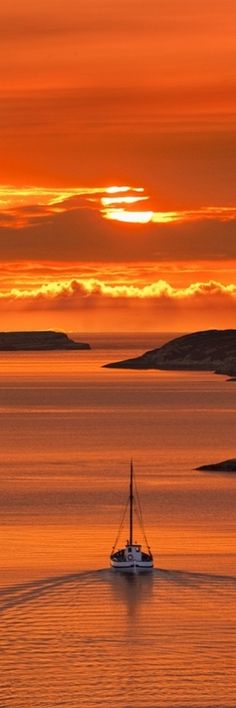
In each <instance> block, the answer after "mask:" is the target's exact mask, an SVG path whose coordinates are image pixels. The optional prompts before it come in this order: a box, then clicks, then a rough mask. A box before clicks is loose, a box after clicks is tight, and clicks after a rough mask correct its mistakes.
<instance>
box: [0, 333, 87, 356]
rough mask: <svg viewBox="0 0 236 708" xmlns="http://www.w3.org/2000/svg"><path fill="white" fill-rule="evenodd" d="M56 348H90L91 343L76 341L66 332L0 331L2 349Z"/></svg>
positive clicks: (40, 349) (0, 347)
mask: <svg viewBox="0 0 236 708" xmlns="http://www.w3.org/2000/svg"><path fill="white" fill-rule="evenodd" d="M54 349H90V345H89V344H85V343H84V342H74V341H73V339H70V338H69V337H68V335H67V334H65V333H64V332H53V331H50V330H49V331H41V330H40V331H35V332H33V331H32V332H29V331H27V332H0V351H50V350H54Z"/></svg>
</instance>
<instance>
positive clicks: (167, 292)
mask: <svg viewBox="0 0 236 708" xmlns="http://www.w3.org/2000/svg"><path fill="white" fill-rule="evenodd" d="M217 298H221V299H222V301H225V303H227V302H231V303H233V304H234V305H235V306H236V284H234V283H232V284H228V285H224V284H223V283H220V282H217V281H214V280H211V281H208V282H205V283H201V282H196V283H192V284H190V285H188V286H187V287H182V288H177V287H173V286H172V285H171V284H170V283H168V282H167V281H165V280H158V281H157V282H154V283H150V284H148V285H143V286H137V285H133V284H132V285H130V284H126V283H123V284H115V285H113V284H110V283H109V282H103V281H101V280H98V279H96V278H88V279H87V280H86V279H84V280H79V279H72V280H70V281H63V282H53V283H49V284H48V285H41V286H40V287H38V288H31V289H20V288H12V289H11V290H10V291H3V292H0V308H3V309H8V308H9V309H12V308H13V309H14V308H16V309H18V307H19V308H20V309H21V308H22V309H26V310H27V309H30V310H31V309H39V310H40V309H44V308H47V309H52V310H53V309H54V308H56V309H57V308H58V307H60V308H61V309H67V308H69V309H70V308H76V307H78V306H81V305H82V306H85V307H87V306H90V304H92V306H94V303H95V301H97V302H98V301H102V300H104V301H106V300H107V301H109V300H110V301H112V302H114V301H118V300H119V301H121V302H122V303H124V302H125V301H126V300H128V301H129V300H132V301H137V302H138V301H145V300H146V301H148V302H149V303H150V302H154V301H157V300H160V301H162V302H164V301H166V302H171V301H172V302H173V303H174V302H176V303H177V302H180V301H184V302H185V303H188V302H191V301H194V300H195V301H198V302H200V301H202V302H204V301H205V300H206V299H207V300H209V299H212V300H217Z"/></svg>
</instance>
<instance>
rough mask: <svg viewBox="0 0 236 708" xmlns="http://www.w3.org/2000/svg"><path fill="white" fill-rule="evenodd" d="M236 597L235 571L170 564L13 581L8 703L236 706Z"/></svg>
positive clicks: (5, 594) (3, 603)
mask: <svg viewBox="0 0 236 708" xmlns="http://www.w3.org/2000/svg"><path fill="white" fill-rule="evenodd" d="M235 599H236V579H235V578H230V577H223V576H213V575H204V574H199V573H181V572H180V571H178V572H177V571H174V572H171V571H165V570H163V571H155V572H154V573H153V574H151V575H140V576H124V575H119V574H115V573H113V572H112V571H109V570H101V571H94V572H91V573H90V572H86V573H79V574H71V575H67V576H60V577H56V578H47V579H43V580H40V581H36V582H31V583H26V584H21V585H15V586H13V587H9V588H4V589H3V590H2V591H1V593H0V609H1V612H2V622H1V635H0V636H1V663H2V670H1V683H2V689H1V694H2V698H1V700H2V703H1V706H4V707H5V706H8V705H9V706H12V708H28V707H30V708H32V706H33V707H34V708H39V707H40V708H46V707H47V708H51V707H54V706H66V707H67V708H72V707H74V706H77V707H78V706H82V707H83V708H84V707H86V708H93V706H108V705H109V706H117V707H119V708H121V707H122V708H125V707H127V708H131V707H132V708H139V706H140V708H141V706H142V708H143V707H145V708H154V706H155V708H156V706H158V707H160V708H167V707H168V708H185V707H187V708H190V707H191V708H200V707H201V708H210V707H211V708H218V707H219V708H231V707H232V706H233V705H234V703H233V700H234V696H235V695H236V671H235V669H236V660H235V640H236V610H235ZM199 689H200V692H201V693H199Z"/></svg>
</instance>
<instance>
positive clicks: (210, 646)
mask: <svg viewBox="0 0 236 708" xmlns="http://www.w3.org/2000/svg"><path fill="white" fill-rule="evenodd" d="M172 336H173V333H172V334H171V333H169V334H166V333H165V334H160V333H145V334H143V333H140V334H137V333H136V334H132V333H131V334H129V333H126V334H121V333H119V334H116V333H109V334H96V333H95V334H94V333H91V334H89V333H86V334H82V335H80V338H81V340H83V341H88V342H90V344H91V347H92V348H91V351H88V350H83V351H82V350H81V351H64V352H63V351H57V352H26V353H23V352H21V353H20V352H8V353H6V352H1V353H0V525H1V536H0V618H1V621H0V708H8V706H9V707H11V708H56V706H63V707H64V708H80V707H81V708H98V707H99V708H104V707H108V706H109V708H235V706H236V475H233V474H225V473H213V472H203V471H198V470H197V469H196V468H197V467H198V466H199V465H203V464H209V463H211V462H217V461H219V460H224V459H227V458H230V457H236V387H235V386H236V385H235V384H234V383H230V382H228V381H226V379H225V377H223V376H216V375H214V374H211V373H204V372H197V373H196V372H188V373H185V372H170V371H168V372H167V371H166V372H160V371H151V370H150V371H137V370H136V371H135V370H134V371H132V370H121V369H120V370H119V369H107V368H104V367H103V364H105V363H107V362H111V361H116V360H119V359H124V358H127V357H130V356H136V355H138V354H141V353H143V352H144V351H145V350H147V349H152V348H154V347H157V346H160V345H161V344H162V343H164V341H167V340H168V339H170V338H171V337H172ZM131 458H133V463H134V470H135V477H136V484H137V487H138V490H139V496H140V499H141V504H142V511H143V518H144V523H145V531H146V535H147V537H148V542H149V544H150V546H151V549H152V551H153V554H154V558H155V569H154V571H153V572H152V573H148V574H137V575H130V574H126V575H125V574H122V573H119V572H118V573H116V572H115V571H114V570H112V569H111V568H110V567H109V556H110V552H111V548H112V546H113V544H114V542H115V539H116V535H117V530H118V528H119V525H120V521H121V518H122V514H123V509H124V506H125V503H126V501H127V496H128V481H129V467H130V460H131ZM127 536H128V525H127V523H126V519H125V520H124V525H123V527H122V529H121V537H120V539H119V542H118V543H119V544H120V546H122V545H123V543H125V542H126V539H127ZM135 540H137V541H141V542H143V543H144V541H143V538H142V531H141V529H139V527H138V524H137V525H136V526H135Z"/></svg>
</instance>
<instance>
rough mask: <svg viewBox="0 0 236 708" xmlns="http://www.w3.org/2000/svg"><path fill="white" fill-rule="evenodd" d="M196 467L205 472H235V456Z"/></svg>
mask: <svg viewBox="0 0 236 708" xmlns="http://www.w3.org/2000/svg"><path fill="white" fill-rule="evenodd" d="M196 469H197V470H204V471H206V472H236V458H233V459H232V460H223V462H215V463H213V464H210V465H201V467H196Z"/></svg>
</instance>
